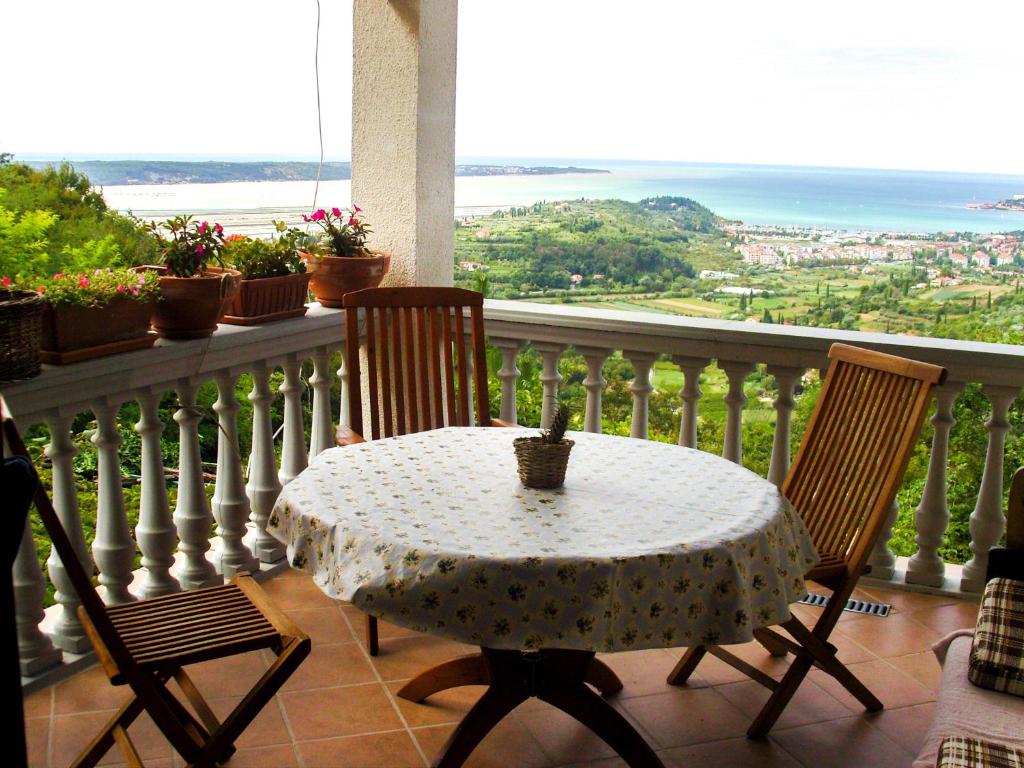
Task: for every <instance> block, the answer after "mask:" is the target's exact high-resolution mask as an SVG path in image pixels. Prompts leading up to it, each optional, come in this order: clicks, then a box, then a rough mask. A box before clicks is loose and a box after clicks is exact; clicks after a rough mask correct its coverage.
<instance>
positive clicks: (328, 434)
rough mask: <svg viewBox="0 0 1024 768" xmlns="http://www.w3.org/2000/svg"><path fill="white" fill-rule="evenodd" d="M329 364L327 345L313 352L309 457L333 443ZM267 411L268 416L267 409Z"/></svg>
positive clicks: (310, 379) (329, 354)
mask: <svg viewBox="0 0 1024 768" xmlns="http://www.w3.org/2000/svg"><path fill="white" fill-rule="evenodd" d="M330 364H331V350H330V349H328V348H327V347H321V348H320V349H318V350H317V351H316V352H315V353H314V354H313V375H312V376H310V378H309V383H310V386H311V387H312V388H313V430H312V435H311V436H310V440H309V458H310V459H312V458H314V457H315V456H318V455H319V454H320V453H321V452H323V451H326V450H327V449H328V448H330V447H331V446H332V445H334V425H333V424H331V373H330V371H329V370H328V368H329V367H330ZM253 391H255V390H253ZM268 407H269V406H268ZM267 413H268V417H269V411H268V412H267ZM253 442H255V440H254V441H253ZM278 491H280V489H278ZM275 498H276V494H275Z"/></svg>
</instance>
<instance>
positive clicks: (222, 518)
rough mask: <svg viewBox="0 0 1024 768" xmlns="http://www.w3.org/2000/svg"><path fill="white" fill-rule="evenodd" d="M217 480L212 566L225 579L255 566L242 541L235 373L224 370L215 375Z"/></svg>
mask: <svg viewBox="0 0 1024 768" xmlns="http://www.w3.org/2000/svg"><path fill="white" fill-rule="evenodd" d="M216 381H217V401H216V402H215V403H214V404H213V410H214V411H215V412H216V413H217V426H218V430H217V480H216V485H215V487H214V491H213V499H212V500H211V502H210V507H211V509H212V511H213V518H214V520H216V521H217V535H218V536H219V537H220V548H219V550H218V552H217V557H216V561H215V567H216V569H217V573H219V574H221V575H222V576H224V577H225V578H230V577H231V576H234V575H235V574H236V573H238V572H239V571H247V572H251V571H254V570H256V569H257V568H258V567H259V566H258V563H257V562H256V558H255V557H253V555H252V552H251V551H250V550H249V548H248V547H247V546H245V544H244V543H243V541H242V539H243V538H244V537H245V534H246V527H245V524H246V523H247V522H248V521H249V497H248V496H246V493H245V478H244V477H242V453H241V450H240V449H239V447H238V398H237V397H235V385H236V384H237V383H238V374H237V373H235V372H233V371H231V370H225V371H221V372H219V373H218V374H217V378H216Z"/></svg>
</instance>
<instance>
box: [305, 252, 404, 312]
mask: <svg viewBox="0 0 1024 768" xmlns="http://www.w3.org/2000/svg"><path fill="white" fill-rule="evenodd" d="M372 254H373V255H372V256H315V255H313V254H310V253H303V254H302V258H303V260H304V261H305V262H306V269H307V271H308V272H309V274H310V281H309V288H310V290H311V291H313V295H314V296H316V300H317V301H319V302H320V303H321V304H322V305H323V306H325V307H340V306H341V297H342V296H344V295H345V294H346V293H352V291H361V290H363V289H364V288H376V287H377V286H378V285H380V281H381V280H383V279H384V275H386V274H387V272H388V268H389V267H390V266H391V256H390V254H387V253H381V252H380V251H373V252H372Z"/></svg>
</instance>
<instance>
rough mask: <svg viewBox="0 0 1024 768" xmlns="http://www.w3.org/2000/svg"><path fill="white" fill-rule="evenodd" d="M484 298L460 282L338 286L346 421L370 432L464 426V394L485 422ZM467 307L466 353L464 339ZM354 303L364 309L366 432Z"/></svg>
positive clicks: (400, 432) (468, 416) (372, 434)
mask: <svg viewBox="0 0 1024 768" xmlns="http://www.w3.org/2000/svg"><path fill="white" fill-rule="evenodd" d="M483 301H484V297H483V295H482V294H480V293H477V292H475V291H467V290H464V289H461V288H426V287H424V288H420V287H417V288H368V289H366V290H362V291H355V292H353V293H348V294H345V296H344V298H343V299H342V305H343V306H344V307H345V310H346V312H345V315H346V317H345V322H346V330H345V354H346V365H347V367H348V374H349V380H348V392H349V398H348V402H349V421H350V426H351V427H352V429H353V430H354V431H355V432H357V433H359V434H360V435H362V436H363V437H366V438H368V439H369V438H373V439H377V438H381V437H392V436H393V435H404V434H407V433H410V432H420V431H423V430H427V429H435V428H438V427H444V426H463V427H468V426H470V425H471V424H472V421H473V420H472V416H471V411H470V402H471V400H472V401H474V402H475V404H476V423H477V424H479V425H481V426H486V425H488V424H490V403H489V400H488V396H487V354H486V346H485V340H484V318H483ZM466 308H469V326H470V328H469V330H470V339H471V348H472V349H471V352H470V353H467V350H466V344H465V339H466V334H465V331H466V328H465V325H466V318H465V316H464V310H465V309H466ZM360 310H362V311H363V312H362V314H363V315H364V316H365V333H366V371H365V373H366V377H367V380H368V381H367V383H368V390H369V397H370V408H369V412H370V416H371V424H370V425H369V426H370V433H369V434H366V433H365V432H364V425H363V397H362V386H361V384H362V382H361V376H362V374H363V370H362V368H363V366H362V362H361V361H360V357H359V344H360V338H359V315H360V314H361V313H360ZM470 354H471V357H472V362H470V360H469V355H470ZM470 369H472V376H473V394H472V396H471V393H470V383H469V376H470Z"/></svg>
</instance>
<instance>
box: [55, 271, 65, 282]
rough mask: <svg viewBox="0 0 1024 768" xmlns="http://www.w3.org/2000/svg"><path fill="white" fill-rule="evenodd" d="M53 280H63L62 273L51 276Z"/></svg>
mask: <svg viewBox="0 0 1024 768" xmlns="http://www.w3.org/2000/svg"><path fill="white" fill-rule="evenodd" d="M53 279H54V280H63V279H64V273H63V272H58V273H57V274H56V275H54V276H53Z"/></svg>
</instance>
